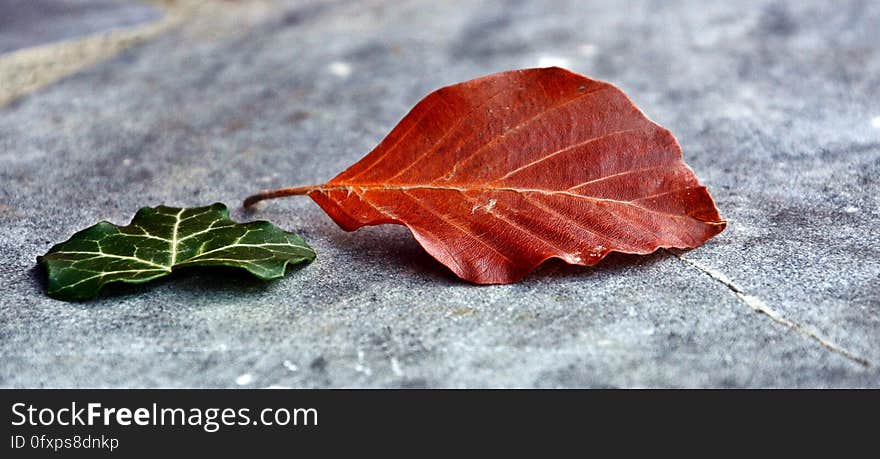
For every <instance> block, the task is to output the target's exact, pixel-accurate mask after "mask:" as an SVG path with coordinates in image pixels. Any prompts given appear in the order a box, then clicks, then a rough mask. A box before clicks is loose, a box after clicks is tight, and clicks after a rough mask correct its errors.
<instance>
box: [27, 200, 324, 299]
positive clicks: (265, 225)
mask: <svg viewBox="0 0 880 459" xmlns="http://www.w3.org/2000/svg"><path fill="white" fill-rule="evenodd" d="M314 259H315V251H314V250H312V248H311V247H309V246H308V245H307V244H306V242H305V241H304V240H303V239H302V238H301V237H299V236H297V235H296V234H293V233H288V232H286V231H283V230H281V229H280V228H278V227H277V226H275V225H273V224H271V223H269V222H266V221H255V222H250V223H236V222H234V221H233V220H230V219H229V209H227V208H226V206H225V205H223V204H220V203H217V204H213V205H210V206H207V207H196V208H190V209H180V208H175V207H165V206H158V207H144V208H142V209H141V210H139V211H138V212H137V214H136V215H135V216H134V219H132V221H131V223H130V224H129V225H128V226H116V225H114V224H112V223H109V222H100V223H98V224H96V225H94V226H91V227H88V228H86V229H84V230H82V231H80V232H78V233H76V234H74V235H73V236H72V237H71V238H70V239H68V240H67V241H65V242H62V243H60V244H57V245H55V246H54V247H52V248H51V249H49V252H47V253H46V255H43V256H41V257H37V262H38V263H40V264H43V265H44V266H46V270H47V272H48V275H49V286H48V292H47V293H48V294H49V296H51V297H54V298H57V299H60V300H68V301H69V300H83V299H88V298H93V297H95V296H97V295H98V291H99V290H100V289H101V287H102V286H104V284H108V283H111V282H130V283H134V284H139V283H143V282H147V281H150V280H153V279H156V278H159V277H162V276H167V275H168V274H170V273H171V271H172V270H174V269H176V268H179V267H185V266H233V267H236V268H243V269H246V270H248V271H249V272H251V273H252V274H253V275H255V276H257V277H259V278H260V279H263V280H269V279H277V278H279V277H282V276H284V270H285V268H286V266H287V264H288V263H291V264H298V263H303V262H310V261H312V260H314Z"/></svg>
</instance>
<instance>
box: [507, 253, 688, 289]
mask: <svg viewBox="0 0 880 459" xmlns="http://www.w3.org/2000/svg"><path fill="white" fill-rule="evenodd" d="M670 256H671V255H670V254H668V253H665V252H664V251H662V250H658V251H657V252H654V253H651V254H648V255H636V254H629V253H619V252H611V253H609V254H608V256H606V257H605V258H603V259H602V260H601V261H599V263H597V264H595V265H593V266H581V265H571V264H568V263H566V262H565V261H563V260H560V259H558V258H552V259H550V260H547V261H545V262H544V263H542V264H541V265H540V266H538V267H537V268H535V270H534V271H532V272H531V273H529V274H527V275H526V276H525V277H524V278H523V280H522V281H521V282H524V283H530V282H546V281H559V280H583V279H585V278H587V277H590V276H594V275H596V274H600V273H601V274H615V273H619V272H623V271H629V270H632V269H643V268H648V267H651V266H653V265H655V264H657V263H660V262H662V261H663V260H666V259H667V258H668V257H670Z"/></svg>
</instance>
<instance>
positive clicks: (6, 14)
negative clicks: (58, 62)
mask: <svg viewBox="0 0 880 459" xmlns="http://www.w3.org/2000/svg"><path fill="white" fill-rule="evenodd" d="M160 16H161V12H159V11H158V10H157V9H156V8H152V7H150V6H149V5H145V4H141V3H137V2H119V1H114V0H76V1H63V0H0V53H3V52H7V51H12V50H15V49H19V48H25V47H28V46H35V45H40V44H44V43H51V42H55V41H58V40H63V39H66V38H75V37H77V36H82V35H84V34H89V33H94V32H100V31H104V30H107V29H112V28H121V27H126V26H132V25H135V24H139V23H142V22H145V21H150V20H156V19H158V18H159V17H160Z"/></svg>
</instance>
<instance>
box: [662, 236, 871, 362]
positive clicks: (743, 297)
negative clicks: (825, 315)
mask: <svg viewBox="0 0 880 459" xmlns="http://www.w3.org/2000/svg"><path fill="white" fill-rule="evenodd" d="M667 252H669V253H671V254H672V255H675V257H676V258H678V259H679V260H681V261H682V262H684V263H685V264H687V265H688V266H691V267H694V268H696V269H698V270H699V271H701V272H702V273H703V274H706V275H707V276H709V277H711V278H712V279H715V280H716V281H718V282H720V283H722V284H724V286H726V287H727V288H729V289H730V290H731V291H732V292H733V293H734V294H735V295H736V297H737V299H739V300H740V301H741V302H742V303H744V304H745V305H746V306H748V307H750V308H751V309H752V310H753V311H755V312H758V313H760V314H764V315H766V316H767V317H769V318H770V319H771V320H772V321H774V322H776V323H778V324H780V325H784V326H785V327H788V328H789V329H791V330H794V331H796V332H798V333H800V334H801V335H803V336H805V337H807V338H809V339H811V340H813V341H815V342H817V343H819V344H820V345H822V347H824V348H826V349H828V350H830V351H832V352H835V353H837V354H839V355H841V356H843V357H845V358H847V359H849V360H851V361H853V362H855V363H857V364H859V365H861V366H863V367H866V368H869V367H871V366H872V365H873V364H872V363H871V362H870V361H868V359H866V358H864V357H861V356H859V355H856V354H855V353H853V352H850V351H848V350H846V349H844V348H842V347H841V346H839V345H837V344H835V343H833V342H832V341H830V340H829V339H827V338H825V337H823V336H821V335H819V334H818V333H816V332H814V331H811V330H808V329H806V328H804V327H803V326H802V325H800V324H798V323H796V322H793V321H791V320H789V319H786V318H785V317H784V316H783V315H782V314H781V313H779V311H777V310H775V309H773V308H771V307H770V306H769V305H768V304H767V303H765V302H764V300H762V299H760V298H758V297H756V296H753V295H749V294H747V293H746V292H745V291H744V290H743V289H742V288H740V287H739V286H738V285H736V284H735V283H733V281H732V280H730V278H728V277H727V276H726V275H724V274H723V273H721V272H718V271H716V270H714V269H712V268H709V267H706V266H703V265H701V264H700V263H697V262H696V261H693V260H691V259H688V258H685V257H683V256H682V255H681V254H680V253H676V252H675V251H673V250H669V249H667Z"/></svg>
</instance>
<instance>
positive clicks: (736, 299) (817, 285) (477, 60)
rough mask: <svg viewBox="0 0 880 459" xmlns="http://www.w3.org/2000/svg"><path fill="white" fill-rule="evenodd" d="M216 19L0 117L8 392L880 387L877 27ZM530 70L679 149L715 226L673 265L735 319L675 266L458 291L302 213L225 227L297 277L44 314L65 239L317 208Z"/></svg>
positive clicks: (522, 18) (440, 274)
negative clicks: (477, 80) (268, 230)
mask: <svg viewBox="0 0 880 459" xmlns="http://www.w3.org/2000/svg"><path fill="white" fill-rule="evenodd" d="M227 8H228V9H229V10H227ZM235 9H238V10H241V9H254V10H256V9H260V11H262V13H261V14H255V15H251V16H248V17H249V18H251V19H253V18H258V20H251V19H249V20H248V21H243V22H242V21H238V22H237V21H236V20H235V17H230V15H231V14H232V13H230V12H229V11H232V10H235ZM238 10H236V11H238ZM214 14H217V15H221V16H222V15H226V16H225V17H226V19H225V20H219V19H218V20H216V21H215V20H209V21H202V25H201V26H197V25H192V24H189V25H188V24H185V25H183V26H182V27H180V28H177V29H173V30H170V31H168V32H166V33H164V34H163V35H162V36H160V37H158V38H157V39H154V40H152V41H151V42H149V43H146V44H143V45H140V46H138V47H135V48H131V49H129V50H127V51H124V52H123V53H122V54H120V55H118V56H117V57H115V58H113V59H111V60H109V61H106V62H103V63H100V64H98V65H95V66H93V67H90V68H88V69H86V70H85V71H82V72H80V73H78V74H76V75H73V76H70V77H68V78H66V79H64V80H62V81H60V82H58V83H56V84H54V85H52V86H50V87H48V88H45V89H43V90H41V91H39V92H38V93H35V94H31V95H29V96H27V97H25V98H23V99H20V100H18V101H17V102H14V103H13V104H11V105H8V106H6V107H2V108H0V183H2V187H0V225H2V232H0V253H2V259H0V289H2V290H0V291H2V297H0V344H2V350H0V369H2V371H0V385H2V386H8V387H70V386H74V387H83V386H99V387H154V386H160V387H181V386H187V387H229V386H232V387H236V386H237V385H241V386H243V387H267V386H289V387H486V386H488V387H584V386H585V387H646V386H647V387H654V386H659V387H766V386H770V387H853V386H857V387H861V386H872V387H877V386H880V369H878V368H880V289H878V287H880V282H878V281H880V248H878V247H880V231H878V229H877V223H878V216H880V198H878V196H880V3H877V2H869V1H862V2H858V1H853V2H801V1H792V2H756V1H751V2H686V1H682V2H648V1H634V2H626V3H624V2H617V1H609V2H585V1H570V2H565V1H553V2H547V3H538V2H527V1H510V2H480V3H477V2H468V1H448V2H447V1H444V2H436V1H405V2H404V1H402V2H387V3H385V2H378V1H369V2H360V3H357V2H324V3H304V2H278V3H266V2H262V3H257V4H253V5H240V4H237V5H235V6H234V7H232V6H223V7H222V8H219V7H218V8H217V9H216V11H215V13H214ZM237 15H238V13H235V14H234V15H233V16H237ZM206 24H207V25H206ZM83 27H86V25H85V24H83ZM86 28H87V27H86ZM92 32H93V30H86V31H84V32H83V33H92ZM0 37H4V38H3V40H4V41H7V40H9V38H8V37H6V36H5V35H3V34H0ZM9 46H10V45H9V44H8V42H5V43H0V49H3V47H6V48H5V49H8V47H9ZM549 64H561V65H564V66H566V67H569V68H571V69H573V70H575V71H578V72H581V73H584V74H586V75H589V76H593V77H596V78H600V79H603V80H607V81H611V82H614V83H616V84H618V85H619V86H620V87H621V88H623V89H624V90H625V91H626V92H627V93H628V94H629V95H630V96H631V97H632V98H633V100H634V101H635V102H636V103H637V104H638V105H640V106H641V107H642V108H643V109H644V110H645V112H646V113H647V114H648V115H649V116H651V117H652V118H653V119H654V120H656V121H658V122H659V123H661V124H662V125H664V126H667V127H668V128H670V129H671V130H672V131H673V132H674V133H675V134H676V136H677V137H678V139H679V140H680V142H681V144H682V146H683V148H684V152H685V156H686V159H687V161H688V162H689V163H690V164H691V165H692V166H693V167H694V169H695V170H696V172H697V174H698V176H699V177H700V178H701V179H702V180H703V181H704V183H705V184H706V185H707V186H708V187H709V188H710V190H711V191H712V193H713V195H714V196H715V197H716V200H717V203H718V206H719V208H720V209H721V210H722V215H723V216H724V217H726V218H727V219H729V222H730V225H729V228H728V230H727V231H725V232H724V233H722V234H721V235H720V236H719V237H717V238H716V239H713V240H711V241H710V242H709V243H707V244H706V245H705V246H703V247H700V248H698V249H695V250H693V251H691V252H689V253H686V254H684V255H683V256H684V257H686V258H687V259H689V260H692V261H694V262H696V263H698V264H699V265H700V266H703V267H705V268H706V269H711V270H714V272H717V273H723V274H724V275H726V276H727V277H729V278H730V279H731V280H732V282H733V283H735V284H736V285H737V286H739V288H741V289H742V290H743V291H744V292H745V294H747V295H749V297H747V299H748V302H747V301H744V300H743V298H741V297H740V296H738V295H736V294H735V292H734V291H732V290H731V289H730V288H728V287H727V286H726V285H724V284H723V283H722V282H720V281H718V280H717V279H714V278H712V277H710V276H709V275H707V274H706V273H705V272H703V271H701V270H700V269H698V268H696V267H694V266H692V265H691V264H688V263H686V262H684V261H682V260H680V259H679V258H677V257H675V256H672V255H670V254H668V253H658V254H655V255H652V256H646V257H637V256H612V257H610V258H609V259H607V260H606V261H605V262H603V263H602V264H601V265H599V266H598V267H595V268H592V269H590V268H577V267H568V266H565V265H563V264H561V263H551V264H549V265H547V266H545V267H543V268H541V269H539V270H538V271H537V272H536V273H534V274H532V275H530V276H528V277H527V278H526V279H525V280H524V281H522V282H520V283H518V284H515V285H507V286H491V287H474V286H471V285H468V284H465V283H462V282H461V281H459V280H457V279H456V278H454V277H453V276H452V275H451V274H450V273H449V272H448V271H447V270H446V269H445V268H443V267H442V266H440V265H439V264H438V263H436V262H435V261H433V259H431V258H430V257H429V256H427V255H426V254H425V253H424V252H423V251H422V250H421V249H420V247H419V246H418V245H417V244H416V243H415V242H414V241H413V239H412V238H411V237H410V236H409V234H408V233H407V232H406V231H405V230H404V229H402V228H400V227H374V228H368V229H363V230H360V231H357V232H354V233H346V232H343V231H342V230H340V229H339V228H338V227H337V226H336V225H335V224H334V223H333V222H332V221H331V220H330V219H329V218H328V217H327V216H325V215H324V214H323V213H322V211H321V210H320V209H319V208H318V207H317V206H316V205H315V204H314V203H312V202H311V201H310V200H309V199H308V198H304V197H300V198H290V199H286V200H279V201H273V202H270V203H268V205H266V206H264V207H262V208H261V209H259V210H258V211H256V212H255V213H246V212H244V211H242V210H240V209H238V210H236V211H235V212H234V214H235V216H236V217H238V218H240V219H251V218H261V219H269V220H271V221H273V222H275V223H277V224H278V225H280V226H282V227H285V228H288V229H291V230H295V231H298V232H300V233H301V234H302V235H303V236H304V237H305V238H306V239H307V240H308V241H310V242H311V243H312V245H313V246H314V247H315V248H316V250H317V251H318V254H319V256H318V259H317V260H316V261H315V263H314V264H312V265H310V266H307V267H305V268H303V269H300V270H297V271H294V272H290V273H289V274H288V276H287V277H285V278H284V279H282V280H280V281H277V282H272V283H267V284H263V283H261V282H259V281H255V280H253V279H250V278H248V277H246V276H243V275H236V274H230V273H228V272H217V271H198V272H197V271H192V272H184V273H179V274H177V275H175V276H172V277H171V278H169V279H166V280H162V281H159V282H156V283H155V284H150V285H145V286H123V287H115V288H109V289H107V291H106V293H105V294H104V295H103V296H102V297H101V298H100V299H99V300H97V301H93V302H88V303H64V302H59V301H55V300H52V299H50V298H48V297H46V296H45V295H44V293H43V285H42V283H41V282H42V281H41V274H40V272H39V271H38V270H36V269H35V268H34V266H35V261H34V258H35V257H36V256H37V255H39V254H42V253H43V252H45V251H46V250H47V249H48V248H49V247H50V246H51V245H52V244H53V243H55V242H58V241H61V240H64V239H66V238H67V237H68V236H69V235H70V234H71V233H73V232H74V231H76V230H78V229H80V228H83V227H85V226H88V225H91V224H93V223H94V222H96V221H98V220H101V219H109V220H110V221H113V222H117V223H125V222H127V221H128V219H129V218H130V217H131V216H132V214H133V213H134V212H135V210H136V209H137V208H139V207H140V206H144V205H154V204H160V203H165V204H168V205H185V206H195V205H205V204H208V203H211V202H214V201H222V202H226V203H228V204H230V205H232V206H235V205H237V203H239V202H240V200H241V199H242V198H243V197H244V196H246V195H248V194H249V193H251V192H253V191H255V190H258V189H261V188H267V187H276V186H286V185H301V184H308V183H315V182H321V181H324V180H326V179H329V178H330V177H332V176H333V175H335V174H336V173H337V172H339V171H341V170H342V169H344V168H345V167H347V166H348V165H349V164H351V163H352V162H354V161H355V160H357V159H359V158H360V157H361V156H362V155H363V154H365V153H366V152H367V151H368V150H370V149H371V148H372V147H373V146H374V145H375V144H376V143H377V142H378V141H379V140H380V139H381V138H382V137H383V135H384V134H385V133H386V132H387V131H388V130H389V129H390V128H391V127H392V126H393V125H394V124H395V123H396V122H397V121H398V120H399V119H400V118H401V117H402V116H403V115H404V114H405V113H406V111H407V110H408V109H409V108H410V107H411V106H412V105H413V104H415V103H416V102H417V101H418V100H419V99H420V98H421V97H422V96H423V95H425V94H426V93H427V92H429V91H431V90H433V89H435V88H437V87H439V86H441V85H445V84H450V83H454V82H458V81H462V80H466V79H469V78H472V77H476V76H480V75H484V74H487V73H491V72H495V71H500V70H505V69H511V68H519V67H530V66H538V65H549ZM348 71H350V74H349V73H348ZM762 303H763V304H765V305H766V306H767V307H769V308H772V311H775V313H774V314H777V315H776V316H773V317H775V318H776V319H777V320H776V321H774V320H773V317H771V316H768V315H766V314H759V313H757V312H755V311H753V310H752V309H751V308H750V306H749V304H752V305H761V304H762ZM786 321H789V322H788V325H786V324H784V323H781V322H786ZM819 339H821V340H825V341H826V342H827V343H829V344H830V345H831V346H836V349H837V350H836V351H835V350H830V349H828V348H827V347H824V346H822V345H821V344H820V343H819V342H818V340H819ZM845 353H849V354H850V355H851V357H854V358H855V359H864V360H867V361H868V365H863V364H860V363H858V362H856V361H855V360H854V358H850V357H846V356H845V355H843V354H845Z"/></svg>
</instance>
